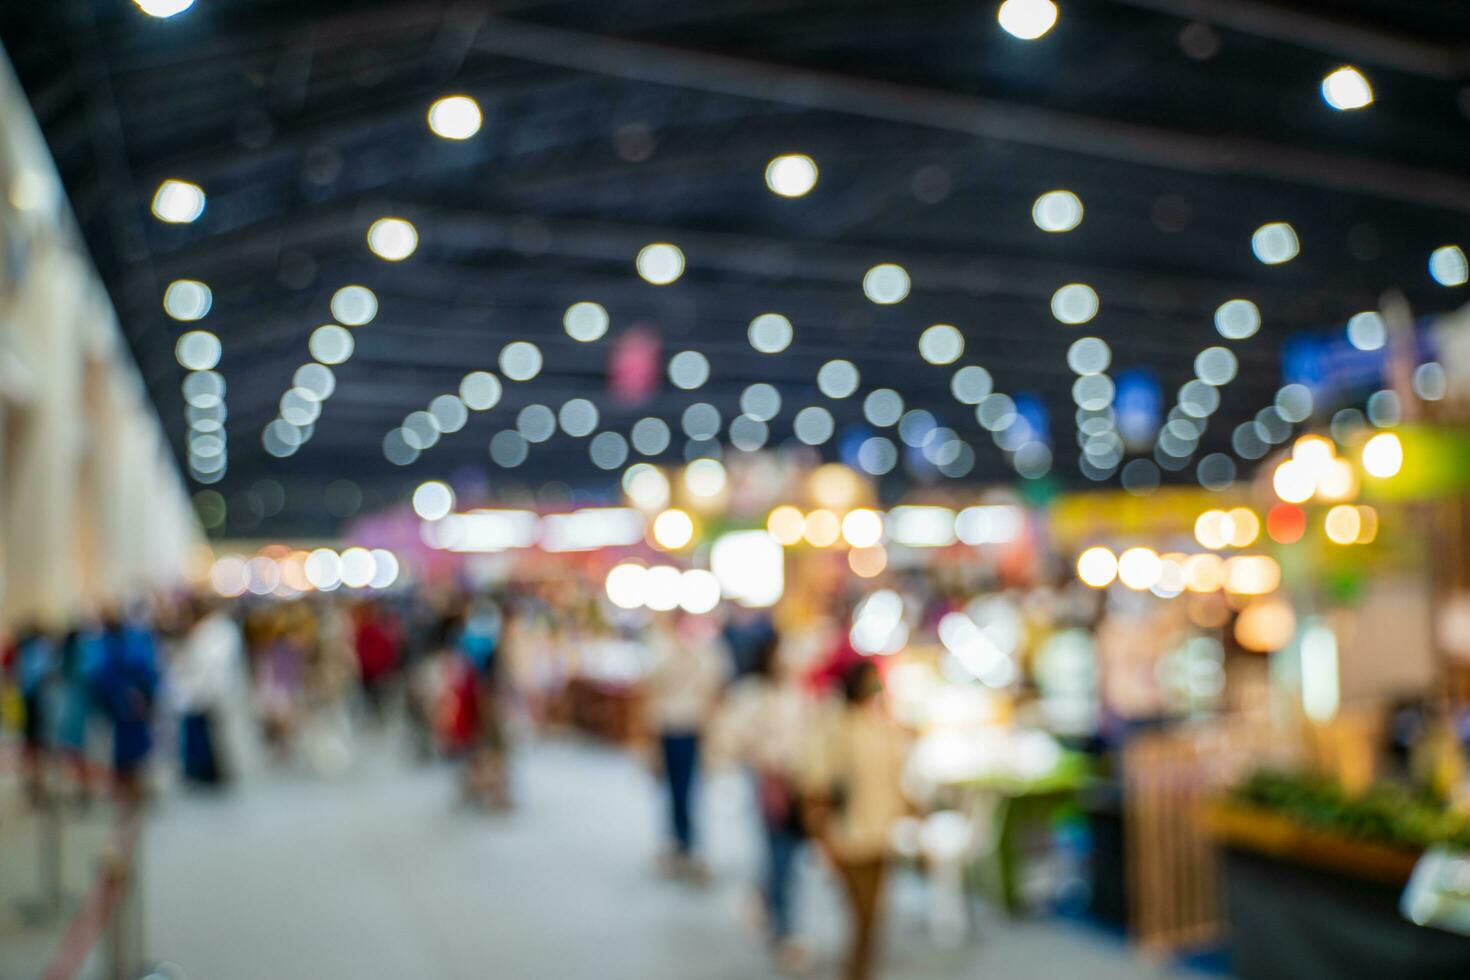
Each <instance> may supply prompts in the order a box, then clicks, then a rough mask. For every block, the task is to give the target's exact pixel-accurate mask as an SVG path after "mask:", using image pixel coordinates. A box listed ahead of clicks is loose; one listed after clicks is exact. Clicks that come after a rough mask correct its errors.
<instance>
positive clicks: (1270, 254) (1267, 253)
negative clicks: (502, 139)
mask: <svg viewBox="0 0 1470 980" xmlns="http://www.w3.org/2000/svg"><path fill="white" fill-rule="evenodd" d="M1300 251H1301V243H1300V242H1299V241H1298V240H1297V237H1296V229H1295V228H1293V227H1292V226H1291V225H1289V224H1287V223H1286V222H1285V221H1272V222H1270V223H1268V224H1264V225H1261V227H1259V228H1257V229H1256V230H1255V231H1254V232H1253V233H1252V234H1251V252H1253V253H1254V254H1255V256H1256V258H1258V259H1260V260H1261V262H1263V263H1265V264H1266V265H1280V264H1281V263H1283V262H1290V261H1291V260H1292V259H1294V258H1296V256H1297V253H1298V252H1300Z"/></svg>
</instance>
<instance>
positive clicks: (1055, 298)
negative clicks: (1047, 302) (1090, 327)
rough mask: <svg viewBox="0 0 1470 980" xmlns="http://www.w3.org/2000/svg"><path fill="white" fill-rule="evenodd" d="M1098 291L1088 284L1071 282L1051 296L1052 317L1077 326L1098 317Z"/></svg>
mask: <svg viewBox="0 0 1470 980" xmlns="http://www.w3.org/2000/svg"><path fill="white" fill-rule="evenodd" d="M1097 308H1098V301H1097V291H1096V290H1095V289H1093V288H1092V287H1091V286H1089V285H1087V284H1086V283H1081V282H1069V283H1067V285H1065V286H1063V287H1062V288H1061V289H1058V290H1057V291H1056V292H1055V293H1052V296H1051V315H1052V316H1054V317H1056V318H1057V319H1058V320H1060V321H1061V322H1062V323H1065V324H1068V325H1069V326H1076V325H1077V324H1079V323H1086V322H1087V321H1088V320H1091V319H1092V318H1093V317H1095V316H1097Z"/></svg>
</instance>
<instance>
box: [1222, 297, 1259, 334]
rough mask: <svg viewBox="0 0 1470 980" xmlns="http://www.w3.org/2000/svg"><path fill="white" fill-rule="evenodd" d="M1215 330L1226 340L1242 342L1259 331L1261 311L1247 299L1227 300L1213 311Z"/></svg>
mask: <svg viewBox="0 0 1470 980" xmlns="http://www.w3.org/2000/svg"><path fill="white" fill-rule="evenodd" d="M1215 329H1216V330H1217V331H1219V333H1220V336H1222V337H1224V338H1225V339H1226V340H1244V339H1245V338H1247V337H1251V336H1254V335H1255V333H1256V331H1257V330H1260V329H1261V311H1260V309H1259V308H1258V307H1257V306H1256V304H1254V303H1252V302H1251V301H1250V300H1248V299H1227V300H1226V301H1225V302H1223V303H1221V304H1220V306H1219V308H1218V309H1216V310H1215Z"/></svg>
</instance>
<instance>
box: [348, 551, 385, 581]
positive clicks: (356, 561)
mask: <svg viewBox="0 0 1470 980" xmlns="http://www.w3.org/2000/svg"><path fill="white" fill-rule="evenodd" d="M377 570H378V567H377V562H376V561H374V560H373V555H372V552H370V551H368V550H367V549H366V548H348V549H347V550H346V551H344V552H342V584H343V585H345V586H347V587H348V588H349V589H365V588H367V587H368V585H369V584H370V583H371V582H372V580H373V575H374V573H376V572H377Z"/></svg>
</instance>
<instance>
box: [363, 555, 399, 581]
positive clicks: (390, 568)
mask: <svg viewBox="0 0 1470 980" xmlns="http://www.w3.org/2000/svg"><path fill="white" fill-rule="evenodd" d="M372 555H373V577H372V581H370V582H368V585H369V587H371V588H374V589H386V588H388V587H389V586H391V585H392V584H393V583H394V582H397V581H398V571H399V568H398V556H397V555H395V554H393V552H391V551H389V550H388V549H386V548H374V549H373V550H372Z"/></svg>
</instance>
